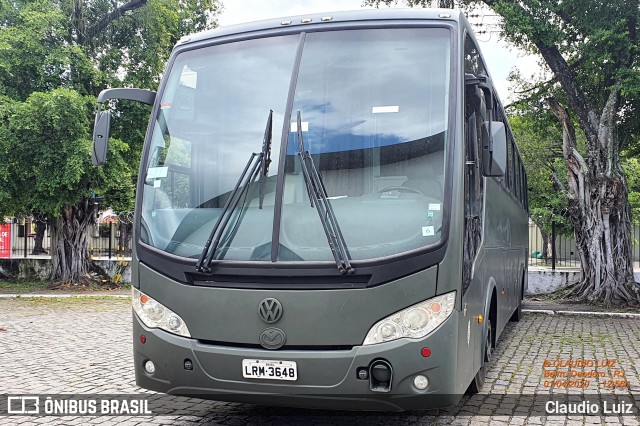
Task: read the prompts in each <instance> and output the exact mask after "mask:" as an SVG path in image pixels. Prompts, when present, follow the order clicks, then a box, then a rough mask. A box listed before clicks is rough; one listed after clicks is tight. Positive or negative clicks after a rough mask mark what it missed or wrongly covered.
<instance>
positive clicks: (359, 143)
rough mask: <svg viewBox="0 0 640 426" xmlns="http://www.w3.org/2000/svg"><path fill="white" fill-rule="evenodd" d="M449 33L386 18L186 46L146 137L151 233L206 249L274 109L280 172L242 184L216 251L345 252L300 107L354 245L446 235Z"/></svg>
mask: <svg viewBox="0 0 640 426" xmlns="http://www.w3.org/2000/svg"><path fill="white" fill-rule="evenodd" d="M450 46H451V36H450V32H449V30H447V29H444V28H410V29H407V28H403V29H389V28H387V29H354V30H342V31H326V32H315V33H308V34H302V35H298V34H296V35H286V36H277V37H266V38H261V39H252V40H245V41H239V42H233V43H227V44H219V45H214V46H209V47H204V48H198V49H194V50H190V51H186V52H183V53H181V54H179V55H178V56H177V57H176V58H175V60H174V62H173V65H172V66H171V71H170V74H169V76H168V77H167V82H166V84H165V87H164V89H163V92H162V93H161V94H160V109H159V112H158V115H157V116H156V117H155V119H154V122H153V133H152V136H151V142H150V144H148V147H147V150H148V153H147V165H146V175H145V177H144V178H145V181H144V188H143V195H142V209H141V214H142V224H141V230H140V238H141V241H142V242H143V243H145V244H148V245H150V246H153V247H155V248H157V249H160V250H163V251H165V252H168V253H172V254H175V255H179V256H183V257H192V258H197V257H199V256H200V254H201V253H202V251H203V247H204V245H205V243H206V241H207V238H209V235H210V233H211V231H212V229H213V227H214V224H215V222H216V219H217V218H218V216H219V215H220V214H221V211H222V210H223V207H224V205H225V203H226V201H227V200H228V198H229V197H230V194H231V193H232V191H233V189H234V187H235V185H236V183H237V182H238V179H239V177H240V176H241V174H242V172H243V169H244V167H245V166H246V164H247V162H248V161H249V158H250V156H251V153H253V152H255V153H259V152H260V150H261V148H262V143H263V135H264V131H265V130H264V125H265V120H266V117H267V115H268V114H269V111H270V110H272V111H273V134H272V146H271V160H272V161H271V164H270V166H269V168H268V174H267V176H266V178H265V180H264V182H263V183H262V184H261V185H258V182H253V183H249V184H248V188H247V189H246V191H244V192H243V197H242V199H241V200H240V202H239V203H238V205H237V207H236V208H235V209H234V211H233V212H232V218H231V220H230V221H229V224H228V226H226V227H225V229H224V232H223V233H222V237H221V240H220V243H219V244H218V250H217V252H216V253H215V257H214V258H215V259H218V260H220V259H228V260H243V261H284V262H286V261H306V260H308V261H331V260H333V256H332V252H331V250H330V247H329V243H328V241H327V235H326V233H325V231H324V230H323V224H322V221H321V218H320V217H319V216H318V212H317V211H316V209H315V207H316V206H313V207H312V206H311V202H310V199H309V193H308V190H307V184H306V182H305V180H304V178H303V174H302V172H301V159H300V156H299V155H298V152H299V150H298V140H297V134H298V128H297V127H298V125H297V123H296V117H297V115H298V112H299V113H300V116H301V117H302V121H301V124H300V126H301V132H302V135H303V137H304V144H305V149H306V150H307V151H308V153H309V154H310V156H311V157H312V159H313V164H314V165H315V167H316V168H317V172H318V175H319V177H320V181H321V182H322V185H323V186H324V189H325V191H326V195H327V198H328V200H329V202H330V204H331V208H332V210H333V212H334V214H335V219H336V221H337V223H338V225H339V229H340V231H341V233H342V236H343V239H344V242H345V245H346V250H347V254H348V258H349V259H351V260H369V259H376V258H380V257H386V256H392V255H395V254H400V253H404V252H407V251H411V250H415V249H420V248H424V247H428V246H431V245H434V244H436V243H438V242H439V241H440V239H441V234H442V225H443V214H444V213H446V212H445V211H444V208H445V203H444V200H445V197H444V176H445V151H446V148H447V146H446V140H447V133H448V122H449V118H448V115H449V111H448V110H449V96H450V93H449V91H450V66H451V55H450ZM296 52H301V56H300V57H299V58H298V59H299V60H296ZM291 90H293V93H290V91H291ZM290 96H291V99H292V102H291V103H290V105H289V110H287V100H288V99H289V97H290ZM283 144H284V146H283ZM260 187H261V188H260ZM261 193H262V195H263V196H262V197H260V194H261ZM260 198H262V202H261V201H260ZM274 229H275V230H276V232H274ZM274 245H276V246H277V250H272V246H274ZM273 253H277V255H276V256H275V257H272V255H273Z"/></svg>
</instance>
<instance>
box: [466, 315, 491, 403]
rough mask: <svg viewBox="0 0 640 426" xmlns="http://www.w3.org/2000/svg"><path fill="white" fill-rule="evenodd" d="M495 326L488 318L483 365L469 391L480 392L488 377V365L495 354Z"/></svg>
mask: <svg viewBox="0 0 640 426" xmlns="http://www.w3.org/2000/svg"><path fill="white" fill-rule="evenodd" d="M492 334H493V328H492V326H491V320H490V319H488V318H487V324H486V326H485V332H484V343H485V344H484V354H482V365H481V366H480V369H479V370H478V372H477V373H476V375H475V377H474V378H473V380H471V384H470V385H469V388H468V389H467V391H468V392H469V393H479V392H480V390H482V386H484V382H485V379H486V377H487V367H488V366H489V363H490V362H491V355H492V354H493V345H492V341H493V335H492Z"/></svg>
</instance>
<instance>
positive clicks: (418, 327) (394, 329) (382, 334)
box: [363, 291, 456, 345]
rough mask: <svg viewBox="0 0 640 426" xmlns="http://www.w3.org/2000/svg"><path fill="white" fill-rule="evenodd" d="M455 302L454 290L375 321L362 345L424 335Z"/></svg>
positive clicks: (435, 325) (438, 322) (442, 319)
mask: <svg viewBox="0 0 640 426" xmlns="http://www.w3.org/2000/svg"><path fill="white" fill-rule="evenodd" d="M455 303H456V292H455V291H452V292H451V293H446V294H443V295H442V296H436V297H434V298H431V299H428V300H425V301H424V302H420V303H418V304H416V305H413V306H409V307H408V308H406V309H403V310H401V311H400V312H396V313H395V314H393V315H391V316H388V317H387V318H384V319H383V320H381V321H378V322H377V323H375V324H374V326H373V327H371V330H369V332H368V333H367V337H366V338H365V339H364V343H363V345H373V344H376V343H382V342H389V341H391V340H396V339H400V338H402V337H408V338H411V339H418V338H422V337H425V336H426V335H427V334H429V333H431V332H432V331H433V330H435V329H436V328H437V327H438V326H439V325H440V324H442V323H443V322H444V321H445V320H446V319H447V318H449V317H450V316H451V313H452V312H453V306H454V305H455Z"/></svg>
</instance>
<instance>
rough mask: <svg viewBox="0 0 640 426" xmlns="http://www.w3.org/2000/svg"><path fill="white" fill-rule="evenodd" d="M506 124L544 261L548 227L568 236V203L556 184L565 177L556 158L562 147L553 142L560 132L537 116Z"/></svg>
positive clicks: (520, 117) (512, 119)
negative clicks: (521, 166) (523, 175)
mask: <svg viewBox="0 0 640 426" xmlns="http://www.w3.org/2000/svg"><path fill="white" fill-rule="evenodd" d="M509 123H510V125H511V130H513V134H514V137H515V139H516V141H517V142H518V147H519V150H520V155H521V156H522V160H523V164H524V167H525V169H526V172H527V182H528V186H529V188H528V189H529V217H530V218H531V220H532V221H533V222H534V223H535V224H536V225H537V226H538V228H539V229H540V234H541V235H542V247H543V249H542V255H543V258H544V259H545V260H546V259H547V258H548V257H549V256H550V255H551V252H550V250H549V247H550V244H551V241H550V235H551V232H552V229H551V228H552V223H555V225H556V232H557V233H559V234H568V233H570V232H572V228H571V224H570V222H569V220H568V218H567V207H568V199H567V197H566V195H565V194H564V193H563V192H562V191H561V190H560V187H559V186H558V183H557V180H560V179H562V177H563V175H566V167H565V166H564V163H563V162H562V158H561V157H560V158H558V157H559V156H558V151H560V153H561V152H562V151H561V148H562V147H561V146H559V144H558V143H557V141H558V136H560V137H561V133H562V130H561V129H560V128H559V126H554V124H555V123H550V122H549V120H548V119H547V120H544V119H541V117H540V116H532V115H523V114H520V115H516V114H514V115H511V116H510V117H509Z"/></svg>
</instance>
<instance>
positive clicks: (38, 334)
mask: <svg viewBox="0 0 640 426" xmlns="http://www.w3.org/2000/svg"><path fill="white" fill-rule="evenodd" d="M130 342H131V311H130V307H129V303H128V301H126V300H117V299H88V298H81V299H67V300H49V301H45V300H41V299H34V300H0V394H7V393H9V394H11V393H13V394H57V393H70V392H73V393H78V394H94V393H97V394H120V393H125V394H136V393H138V394H139V393H144V392H145V391H143V390H141V389H139V388H137V387H136V386H135V383H134V373H133V365H132V361H131V359H132V351H131V343H130ZM639 342H640V320H634V319H614V318H593V317H569V316H546V315H538V314H526V315H525V318H524V319H523V320H522V321H521V322H519V323H510V324H509V325H508V326H507V329H506V331H505V332H504V334H503V336H502V338H501V340H500V342H499V344H498V347H497V348H496V352H495V357H494V361H493V362H492V364H491V367H490V369H489V371H488V373H487V382H486V384H485V387H484V388H483V392H482V394H480V395H475V396H473V397H470V396H465V397H463V399H462V401H461V403H460V404H459V405H458V406H457V407H454V408H451V409H447V410H439V411H437V410H436V411H428V412H407V413H391V414H369V413H364V414H363V413H350V412H328V411H314V410H300V409H295V410H294V409H285V408H270V407H259V406H253V405H243V404H232V403H220V402H213V401H202V400H198V399H187V398H178V397H167V398H170V399H171V400H172V401H173V402H174V404H173V406H175V411H174V412H173V413H172V414H173V415H171V416H152V417H151V416H149V417H139V416H138V417H123V416H118V417H73V416H65V417H16V416H13V417H8V416H5V417H2V416H1V415H0V424H2V425H13V424H40V423H46V424H69V425H79V424H118V425H134V424H180V425H193V424H221V425H234V426H240V425H257V424H273V425H288V424H291V425H293V424H301V423H304V424H305V425H308V426H313V425H331V424H338V425H351V424H356V425H365V424H366V425H376V424H380V425H418V424H420V425H422V424H454V425H481V424H482V425H484V424H492V425H493V424H495V425H507V424H514V425H542V424H554V425H555V424H557V425H574V424H575V425H582V424H607V425H609V424H611V425H614V424H623V425H629V426H632V425H633V426H637V425H640V417H639V416H638V415H637V414H636V415H634V416H620V417H617V416H611V415H609V416H603V415H601V416H583V415H570V416H567V417H562V416H558V417H545V416H542V415H541V413H540V411H536V410H534V408H533V405H534V403H533V401H534V397H535V395H538V397H540V398H542V399H543V400H548V395H549V394H550V392H552V394H553V395H556V396H560V395H563V394H565V393H566V392H567V390H566V389H564V388H562V387H560V388H555V389H553V390H550V389H549V387H548V386H546V385H545V380H551V379H548V378H547V379H545V378H544V377H543V372H544V371H554V372H555V371H571V370H572V369H573V370H576V371H586V372H588V371H591V370H594V369H596V368H592V367H584V368H579V367H576V368H573V367H567V366H564V367H557V366H554V364H553V363H554V362H555V363H556V364H557V363H558V361H565V362H569V361H574V362H575V361H578V360H581V359H585V360H594V359H595V360H598V361H600V362H601V361H606V360H614V361H616V365H615V366H613V367H610V368H602V367H600V368H597V370H598V371H604V372H606V375H607V377H605V378H599V379H588V380H589V381H590V383H589V385H588V387H587V389H586V390H585V392H590V393H598V392H601V393H602V394H608V393H611V390H609V389H607V388H606V386H607V384H608V383H607V380H609V379H610V376H611V375H613V370H615V369H623V370H624V372H625V378H626V379H627V380H629V382H630V387H629V388H623V389H618V390H616V392H617V393H622V394H625V393H627V394H628V393H629V392H634V394H635V395H639V394H640V343H639ZM545 361H547V364H549V363H551V365H547V366H545ZM547 385H548V384H547ZM571 392H573V393H575V392H577V393H580V392H583V390H581V389H577V390H572V391H571ZM3 398H4V397H3ZM639 408H640V407H636V408H635V412H636V413H638V412H639Z"/></svg>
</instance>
